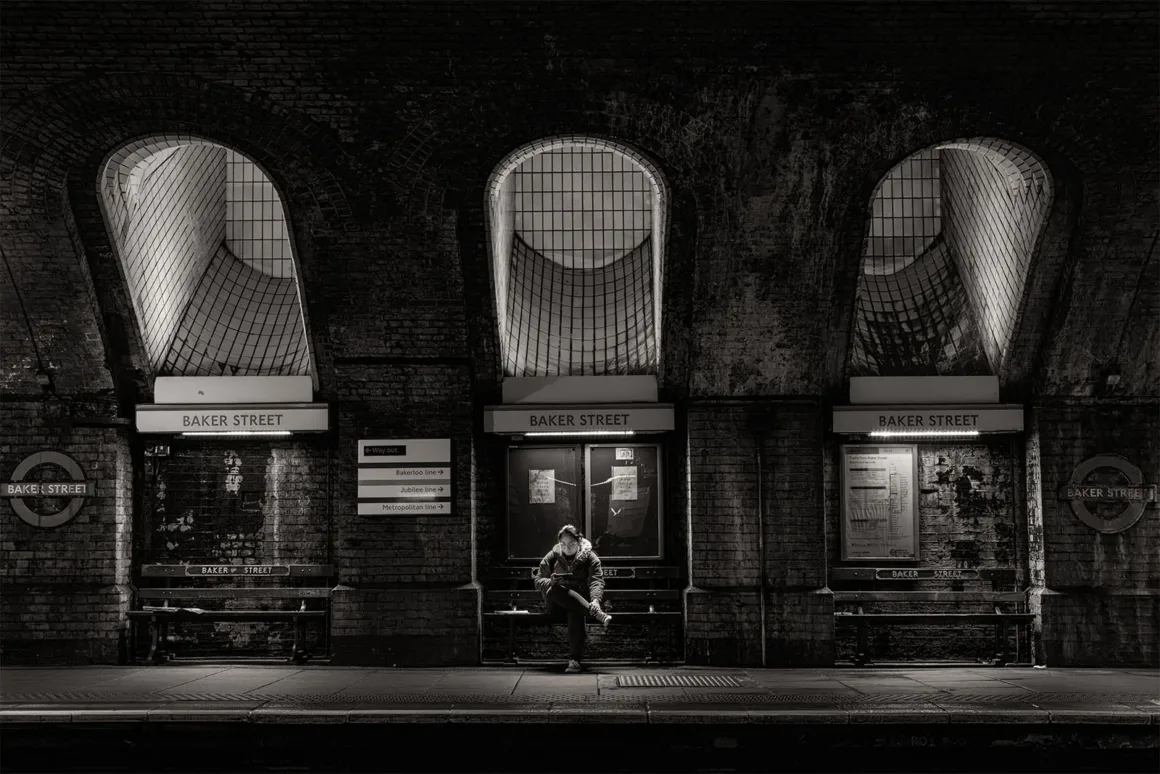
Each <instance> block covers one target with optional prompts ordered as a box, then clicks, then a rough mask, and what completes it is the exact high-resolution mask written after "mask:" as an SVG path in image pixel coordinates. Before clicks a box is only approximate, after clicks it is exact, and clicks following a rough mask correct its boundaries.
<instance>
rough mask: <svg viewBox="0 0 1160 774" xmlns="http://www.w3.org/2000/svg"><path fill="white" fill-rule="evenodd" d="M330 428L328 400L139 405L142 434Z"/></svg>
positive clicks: (315, 431)
mask: <svg viewBox="0 0 1160 774" xmlns="http://www.w3.org/2000/svg"><path fill="white" fill-rule="evenodd" d="M329 429H330V411H329V410H328V408H327V405H326V404H325V403H295V404H278V403H254V404H249V405H230V406H225V405H217V406H207V405H159V404H152V405H142V406H138V407H137V431H138V432H140V433H219V434H224V433H230V434H239V433H245V432H252V433H255V432H280V431H281V432H285V431H289V432H292V433H324V432H326V431H327V430H329Z"/></svg>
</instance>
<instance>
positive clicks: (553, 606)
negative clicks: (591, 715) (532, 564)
mask: <svg viewBox="0 0 1160 774" xmlns="http://www.w3.org/2000/svg"><path fill="white" fill-rule="evenodd" d="M556 539H557V540H558V541H559V542H558V543H556V545H555V546H553V547H552V550H551V551H549V552H548V553H547V555H546V556H545V557H544V558H543V559H542V560H541V561H540V568H539V570H537V571H536V588H537V589H539V591H540V593H541V594H542V595H543V596H544V604H545V605H547V608H548V614H549V615H552V616H553V617H554V618H556V619H557V620H559V619H561V618H563V617H564V616H567V620H568V648H569V653H568V668H567V669H565V670H564V671H565V672H568V673H572V674H574V673H576V672H579V671H580V660H581V659H582V658H583V656H584V640H585V639H586V634H585V631H584V618H585V616H586V615H591V616H592V617H593V618H595V619H596V620H597V621H599V622H600V623H601V624H602V625H604V626H605V627H607V626H608V624H609V622H610V621H611V620H612V616H610V615H609V614H608V613H606V612H604V611H603V610H601V609H600V600H601V598H602V597H603V596H604V573H603V571H602V570H601V569H600V557H599V556H597V555H596V554H595V553H594V552H593V551H592V544H591V543H590V542H588V540H587V539H585V538H584V536H583V535H581V534H580V531H579V530H578V529H576V528H575V527H573V526H572V525H571V524H567V525H565V526H564V527H563V528H562V529H561V530H560V531H559V532H558V533H557V534H556Z"/></svg>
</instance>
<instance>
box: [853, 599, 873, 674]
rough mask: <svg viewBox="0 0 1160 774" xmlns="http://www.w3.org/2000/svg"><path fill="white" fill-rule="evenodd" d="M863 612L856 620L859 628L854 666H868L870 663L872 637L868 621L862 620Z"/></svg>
mask: <svg viewBox="0 0 1160 774" xmlns="http://www.w3.org/2000/svg"><path fill="white" fill-rule="evenodd" d="M861 612H862V611H861V610H859V611H858V613H859V615H858V618H857V620H855V622H854V623H855V625H856V626H857V627H858V644H857V648H856V650H855V652H854V665H855V666H866V665H867V664H869V663H870V635H869V632H868V631H867V626H866V620H865V619H864V618H862V615H861Z"/></svg>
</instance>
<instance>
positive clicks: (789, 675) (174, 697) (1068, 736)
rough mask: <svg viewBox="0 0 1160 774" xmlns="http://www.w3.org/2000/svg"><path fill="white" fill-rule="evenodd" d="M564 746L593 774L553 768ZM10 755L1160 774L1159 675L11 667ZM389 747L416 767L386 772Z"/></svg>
mask: <svg viewBox="0 0 1160 774" xmlns="http://www.w3.org/2000/svg"><path fill="white" fill-rule="evenodd" d="M578 724H584V725H583V726H581V725H578ZM569 740H576V741H577V742H578V743H579V744H580V745H581V746H582V747H583V748H584V749H585V751H586V752H585V753H584V755H583V756H582V757H581V758H580V759H579V760H578V761H577V762H576V763H577V764H578V765H579V768H574V769H573V768H569V766H568V764H567V761H558V760H557V759H559V757H560V748H559V745H561V744H563V745H565V746H566V745H567V743H568V741H569ZM0 743H2V744H3V748H4V750H3V751H4V755H5V771H6V772H14V771H49V770H53V771H59V770H81V769H71V768H70V767H71V766H73V763H72V759H71V758H70V757H69V756H70V755H75V756H79V758H78V761H79V762H82V763H87V764H88V766H89V767H90V770H92V765H93V761H94V760H97V759H99V760H100V761H101V766H100V769H101V770H106V771H117V770H123V771H130V770H133V771H136V770H154V771H164V770H172V771H192V770H204V771H225V770H264V769H263V767H266V768H267V769H270V770H273V769H278V770H285V767H286V766H287V765H290V766H291V768H294V769H296V770H303V771H324V770H325V771H370V770H392V771H408V770H413V771H461V770H479V771H493V770H494V771H522V770H538V771H547V770H577V771H581V770H582V771H629V770H632V771H643V770H658V771H659V770H666V771H699V770H710V769H713V770H735V771H746V770H769V769H768V768H765V767H756V768H755V766H756V765H757V764H759V763H760V760H762V756H765V759H766V761H767V763H768V756H769V755H771V754H774V755H776V756H777V757H778V760H779V761H780V763H781V764H784V765H779V766H778V767H777V770H802V771H806V770H809V771H823V770H834V771H839V770H850V769H849V766H850V759H849V757H848V756H847V755H845V753H848V754H849V755H855V756H857V757H858V760H859V765H860V767H861V768H862V769H863V770H875V769H876V767H877V766H878V764H877V763H875V761H876V760H878V759H881V761H880V762H881V765H882V766H883V767H885V768H883V769H881V770H886V769H891V770H905V769H907V767H908V765H910V764H909V763H908V761H910V762H912V763H913V765H914V767H916V768H915V770H940V771H949V770H996V769H994V768H992V767H990V764H988V763H986V762H985V761H983V760H982V759H980V758H978V755H979V754H980V751H982V752H983V753H987V752H988V751H989V753H994V754H996V755H1000V756H1001V760H1002V761H1003V762H1004V764H1005V765H1010V766H1012V767H1013V768H1012V769H1011V770H1016V769H1017V770H1021V771H1034V770H1044V771H1046V770H1051V767H1053V766H1054V767H1058V766H1059V765H1060V764H1061V762H1062V763H1063V764H1064V765H1065V768H1066V769H1068V770H1109V771H1111V770H1119V771H1125V770H1141V771H1143V770H1149V771H1152V770H1154V768H1155V762H1156V760H1157V757H1158V755H1160V671H1157V670H1148V669H1037V668H1024V667H1007V668H997V667H978V668H891V669H883V668H835V669H784V670H781V669H778V670H775V669H769V670H761V669H730V668H701V667H668V668H660V667H658V668H641V667H614V666H601V667H590V668H589V669H588V671H586V672H584V673H581V674H578V675H569V674H564V673H563V665H562V664H553V665H543V666H539V665H536V666H518V667H479V668H454V669H389V668H360V667H329V666H302V667H292V666H252V665H246V666H238V665H209V664H199V665H183V664H181V663H180V662H174V663H170V664H165V665H161V666H145V667H141V666H132V667H57V668H31V667H7V668H3V669H0ZM481 744H482V745H483V747H482V748H481V747H480V746H479V745H481ZM771 745H773V747H772V748H771ZM388 749H389V750H391V751H392V752H391V753H390V754H391V755H394V756H398V755H402V754H403V752H401V751H407V750H412V751H413V752H414V754H413V755H410V757H407V760H408V761H409V765H399V764H398V762H397V761H396V762H395V763H392V764H391V765H390V766H386V765H385V763H384V759H383V757H382V756H383V754H384V750H388ZM130 750H132V751H135V752H134V754H133V755H126V753H127V752H128V751H130ZM602 750H603V751H604V752H601V751H602ZM617 750H624V751H625V752H623V753H618V752H616V751H617ZM835 751H836V752H835ZM843 751H844V753H843ZM887 751H892V754H888V755H884V753H886V752H887ZM951 753H954V754H951ZM542 755H549V756H553V757H552V760H554V761H556V765H554V766H548V767H547V768H545V767H544V765H543V760H544V759H543V758H542V757H539V756H542ZM94 756H96V757H94ZM368 756H369V757H368ZM137 757H140V758H141V760H140V762H139V765H140V766H144V767H145V768H138V767H137V766H138V764H137V763H133V762H132V761H131V760H130V759H132V758H137ZM404 757H406V756H404ZM565 757H567V756H565ZM223 761H224V762H225V763H223ZM279 761H281V762H279ZM288 761H289V763H288ZM728 761H732V763H731V764H730V763H728ZM827 761H829V764H828V763H827ZM525 762H527V765H528V766H529V768H524V765H525ZM830 764H832V765H830ZM975 764H977V765H978V766H981V767H982V768H973V767H972V766H973V765H975ZM1016 764H1018V765H1017V766H1016ZM222 765H224V766H225V768H217V766H222ZM1105 765H1106V766H1108V768H1104V766H1105ZM231 766H232V768H231ZM464 766H466V767H465V768H464ZM956 766H967V768H956ZM1141 766H1142V768H1141ZM1002 770H1007V769H1006V768H1003V769H1002ZM1057 770H1058V769H1057Z"/></svg>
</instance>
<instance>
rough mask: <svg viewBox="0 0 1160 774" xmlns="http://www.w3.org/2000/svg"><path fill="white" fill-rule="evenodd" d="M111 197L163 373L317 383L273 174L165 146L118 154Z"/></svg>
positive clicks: (194, 146)
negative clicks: (312, 379) (299, 378)
mask: <svg viewBox="0 0 1160 774" xmlns="http://www.w3.org/2000/svg"><path fill="white" fill-rule="evenodd" d="M99 188H100V193H101V200H102V203H103V205H104V211H105V215H106V220H107V223H108V225H109V231H110V236H111V238H112V241H113V243H114V246H115V247H116V250H117V254H118V257H119V259H120V261H121V266H122V269H123V272H124V276H125V280H126V283H127V284H128V288H129V295H130V297H131V299H132V301H133V306H134V310H135V312H136V314H137V319H138V322H139V325H140V328H141V332H142V336H143V339H144V342H145V349H146V352H147V354H148V356H149V360H150V362H151V363H152V365H153V366H154V368H155V369H156V370H157V373H159V374H164V375H215V374H221V375H304V374H310V373H311V370H312V367H311V356H310V350H309V345H308V341H307V337H306V329H305V319H304V317H303V313H302V304H301V298H300V292H299V286H298V281H297V278H296V273H295V268H294V259H293V252H292V249H291V244H290V234H289V229H288V227H287V225H286V220H285V211H284V209H283V204H282V201H281V198H280V197H279V195H278V193H277V190H276V189H275V187H274V184H273V183H272V182H271V181H270V180H269V178H267V177H266V175H265V173H264V172H262V170H261V168H259V167H258V166H257V165H256V164H254V163H253V162H252V161H250V160H249V159H248V158H246V157H245V156H243V155H242V154H240V153H237V152H235V151H233V150H230V149H228V148H225V147H222V146H220V145H216V144H214V143H210V142H206V141H204V140H200V139H197V138H192V137H180V136H166V137H157V138H150V139H148V140H142V141H139V142H134V143H132V144H130V145H128V146H126V147H125V148H122V149H121V150H120V151H118V152H117V153H115V154H113V156H112V158H111V159H110V160H109V162H108V164H107V165H106V167H105V170H104V174H103V175H102V177H101V180H100V182H99Z"/></svg>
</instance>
